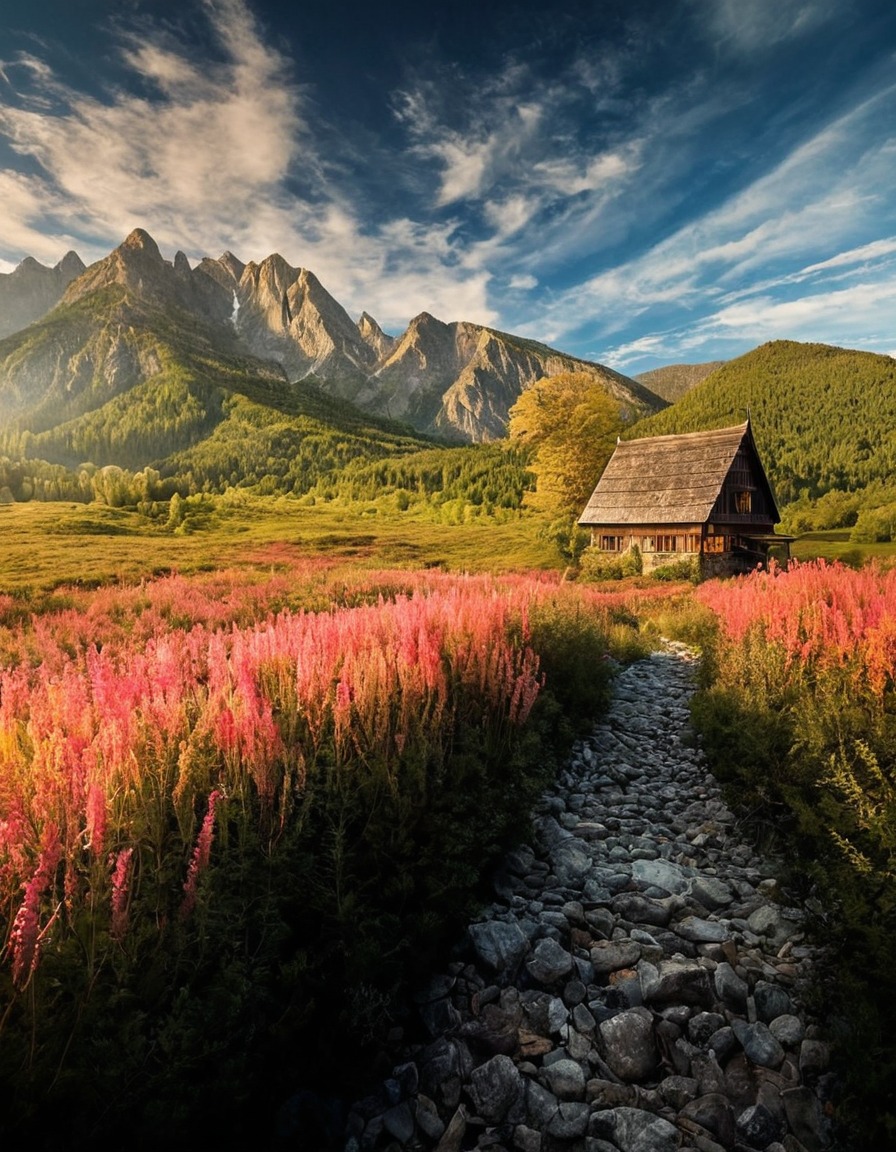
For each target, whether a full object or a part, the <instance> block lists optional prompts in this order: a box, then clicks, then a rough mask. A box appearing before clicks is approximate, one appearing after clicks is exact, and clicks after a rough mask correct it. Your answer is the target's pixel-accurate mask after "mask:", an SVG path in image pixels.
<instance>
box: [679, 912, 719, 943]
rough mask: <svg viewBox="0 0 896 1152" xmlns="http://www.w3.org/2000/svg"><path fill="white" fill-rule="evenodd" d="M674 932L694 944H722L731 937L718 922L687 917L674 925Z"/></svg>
mask: <svg viewBox="0 0 896 1152" xmlns="http://www.w3.org/2000/svg"><path fill="white" fill-rule="evenodd" d="M674 931H675V932H677V933H678V935H679V936H681V937H682V939H684V940H690V941H691V943H692V944H712V943H715V944H720V943H721V942H722V941H723V940H727V939H728V937H729V936H730V932H729V930H728V929H727V928H726V927H725V925H724V924H721V923H720V922H719V921H718V920H701V919H700V918H699V917H697V916H686V917H685V918H684V920H679V921H678V923H677V924H675V925H674Z"/></svg>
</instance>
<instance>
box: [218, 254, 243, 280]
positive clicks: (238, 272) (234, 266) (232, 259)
mask: <svg viewBox="0 0 896 1152" xmlns="http://www.w3.org/2000/svg"><path fill="white" fill-rule="evenodd" d="M218 263H219V264H220V265H221V267H222V268H226V269H227V271H228V272H229V273H230V274H231V276H233V277H234V279H236V280H239V279H240V277H241V276H242V274H243V273H244V272H245V270H246V265H245V264H244V263H243V261H242V260H240V258H239V257H238V256H234V254H233V253H232V252H231V251H230V249H228V250H227V251H226V252H222V253H221V255H220V256H219V257H218Z"/></svg>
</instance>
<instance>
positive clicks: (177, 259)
mask: <svg viewBox="0 0 896 1152" xmlns="http://www.w3.org/2000/svg"><path fill="white" fill-rule="evenodd" d="M174 271H175V272H178V273H180V275H182V276H189V275H190V273H191V272H192V268H191V267H190V261H189V260H188V259H187V254H186V252H176V253H175V255H174Z"/></svg>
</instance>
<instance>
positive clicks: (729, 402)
mask: <svg viewBox="0 0 896 1152" xmlns="http://www.w3.org/2000/svg"><path fill="white" fill-rule="evenodd" d="M748 412H749V415H750V418H751V421H752V425H753V433H754V435H755V438H756V444H757V446H758V448H759V453H760V455H761V457H762V460H763V464H764V465H765V469H766V472H767V473H768V475H769V478H770V479H771V481H772V484H773V487H774V488H775V492H776V494H777V496H778V499H779V502H780V503H782V504H787V503H791V502H793V501H796V500H798V499H800V498H801V497H804V498H809V499H815V498H817V497H819V496H823V495H824V494H825V493H827V492H849V491H855V490H857V489H864V488H866V487H868V486H872V485H885V484H887V483H888V482H889V481H890V480H891V478H892V476H893V475H894V473H896V360H894V359H893V358H892V357H890V356H881V355H877V354H875V353H872V352H855V351H850V350H849V349H845V348H837V347H832V346H830V345H827V344H800V343H796V342H794V341H789V340H776V341H773V342H772V343H769V344H763V345H762V346H761V347H759V348H755V349H754V350H753V351H752V352H748V353H747V354H746V355H745V356H740V357H738V358H737V359H736V360H729V361H728V362H727V363H725V364H723V365H722V367H721V368H719V369H717V370H716V371H715V372H713V373H712V375H710V376H708V377H707V378H706V379H705V380H704V381H703V382H702V383H701V384H697V385H696V386H695V387H694V388H692V389H691V390H690V391H689V392H687V393H686V395H685V396H683V397H682V399H681V400H679V401H678V402H677V403H676V404H674V405H673V406H672V407H670V408H667V409H665V410H664V411H663V412H660V413H658V414H657V415H654V416H651V417H649V418H648V419H645V420H642V421H640V422H639V423H638V424H637V426H636V427H635V428H633V429H632V430H631V435H633V436H654V435H662V434H665V433H671V432H696V431H699V430H702V429H706V428H721V427H725V426H726V425H729V424H739V423H741V422H742V421H743V420H744V418H745V416H746V415H747V413H748Z"/></svg>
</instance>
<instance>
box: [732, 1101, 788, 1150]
mask: <svg viewBox="0 0 896 1152" xmlns="http://www.w3.org/2000/svg"><path fill="white" fill-rule="evenodd" d="M736 1128H737V1136H738V1139H739V1140H742V1141H743V1142H744V1143H745V1144H749V1145H750V1147H751V1148H767V1147H768V1145H769V1144H771V1143H772V1142H773V1141H774V1140H777V1139H778V1137H779V1136H780V1135H782V1133H781V1124H780V1122H779V1121H778V1120H776V1119H775V1117H774V1116H773V1115H772V1114H771V1112H770V1111H769V1110H768V1108H766V1107H765V1106H764V1105H763V1104H753V1105H751V1106H750V1107H749V1108H745V1109H744V1110H743V1112H741V1114H740V1115H739V1116H738V1117H737V1122H736Z"/></svg>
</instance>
